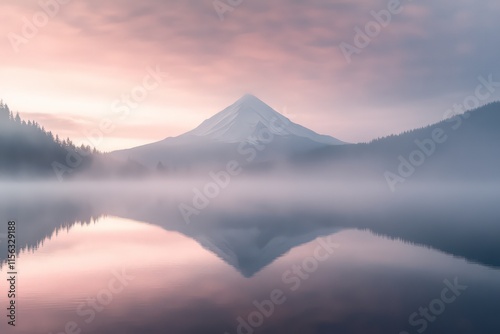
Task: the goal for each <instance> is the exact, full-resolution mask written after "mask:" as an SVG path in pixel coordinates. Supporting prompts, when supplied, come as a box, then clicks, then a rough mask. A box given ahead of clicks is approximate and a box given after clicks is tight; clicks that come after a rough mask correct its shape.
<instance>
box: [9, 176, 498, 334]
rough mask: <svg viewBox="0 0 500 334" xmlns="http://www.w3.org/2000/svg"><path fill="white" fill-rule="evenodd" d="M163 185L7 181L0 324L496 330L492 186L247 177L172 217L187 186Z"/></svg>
mask: <svg viewBox="0 0 500 334" xmlns="http://www.w3.org/2000/svg"><path fill="white" fill-rule="evenodd" d="M163 186H164V185H155V186H151V185H148V186H141V187H136V188H133V187H125V186H120V185H113V186H109V187H106V188H103V189H98V190H97V189H96V188H92V187H80V188H78V189H76V188H75V187H74V186H67V187H65V188H62V189H58V190H54V188H53V187H52V186H49V185H37V186H35V188H30V187H32V186H28V185H26V188H23V187H17V188H16V189H17V191H8V192H9V196H8V197H6V198H4V200H3V201H2V203H1V204H0V209H1V210H2V211H1V212H2V216H3V215H5V216H6V217H8V218H7V219H12V218H10V217H15V219H16V221H17V225H18V242H19V247H21V246H22V250H21V251H20V253H19V282H18V287H17V289H18V291H19V296H18V298H17V303H18V318H17V326H16V328H15V330H12V328H10V327H8V326H7V325H6V321H2V322H1V323H0V332H1V333H9V332H15V333H29V334H33V333H54V334H56V333H57V334H59V333H79V332H80V330H81V333H97V334H100V333H120V334H127V333H220V334H224V333H229V334H233V333H247V334H248V333H360V334H361V333H364V334H367V333H395V334H399V333H405V334H406V333H412V334H413V333H424V332H425V333H441V334H445V333H475V334H477V333H498V328H499V327H500V323H499V320H498V319H499V316H500V271H499V270H498V268H499V264H500V245H498V240H499V238H500V233H499V232H500V220H499V218H500V210H499V208H498V199H499V198H500V197H499V196H498V195H499V191H498V190H497V189H498V187H495V186H477V187H468V188H467V189H468V192H465V191H457V189H451V188H447V189H441V190H438V189H429V188H426V187H423V188H415V189H412V190H411V191H410V190H408V191H407V192H402V193H400V194H398V195H397V196H393V195H381V193H380V192H378V191H379V190H377V189H375V190H373V191H374V192H373V193H372V192H369V193H366V192H360V191H359V188H356V187H355V188H352V187H349V190H346V189H347V188H346V189H343V190H342V195H341V196H340V195H339V193H338V189H339V188H336V187H329V188H328V189H330V190H329V192H327V191H326V190H325V189H326V187H325V189H321V185H320V184H316V185H314V188H315V189H316V190H318V189H319V190H318V191H317V192H316V195H311V194H314V192H312V189H308V188H307V187H313V186H312V185H309V186H290V187H292V188H293V189H287V186H284V185H280V186H276V187H273V189H280V190H276V191H266V192H261V191H258V189H260V188H259V187H258V185H256V184H255V183H253V182H251V183H249V184H246V185H241V186H239V187H235V188H238V190H236V189H235V188H233V190H228V192H227V193H223V194H221V195H220V196H219V197H218V198H216V199H214V200H213V201H212V202H211V203H210V205H209V207H207V208H206V209H203V210H201V212H200V214H199V215H197V216H195V217H194V218H195V219H193V221H192V222H191V223H190V224H186V222H185V221H183V219H182V217H181V215H180V214H179V210H178V205H179V204H180V203H189V200H190V189H191V188H189V191H185V192H184V193H183V192H182V191H180V190H179V189H178V188H176V187H175V186H173V185H168V186H167V187H166V188H168V189H170V190H169V191H166V190H165V189H164V187H163ZM296 187H299V188H296ZM7 188H8V187H7ZM7 188H4V189H7ZM29 189H31V190H30V191H28V190H29ZM292 190H295V191H292ZM304 194H307V196H305V195H304ZM376 194H378V196H377V195H376ZM2 218H4V217H2ZM2 226H4V225H2ZM2 232H3V231H2ZM2 254H5V252H4V251H2ZM0 275H1V277H2V278H3V277H6V276H7V274H6V268H5V267H4V268H2V270H1V273H0ZM2 281H3V279H2ZM2 286H3V287H4V285H2ZM5 297H6V296H5V293H4V292H2V293H1V295H0V302H1V305H2V309H3V308H4V307H3V306H4V305H6V304H5V303H6V298H5ZM3 317H4V316H3Z"/></svg>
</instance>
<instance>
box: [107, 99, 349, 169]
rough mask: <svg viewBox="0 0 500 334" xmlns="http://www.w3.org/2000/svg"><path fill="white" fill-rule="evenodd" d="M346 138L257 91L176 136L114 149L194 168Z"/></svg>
mask: <svg viewBox="0 0 500 334" xmlns="http://www.w3.org/2000/svg"><path fill="white" fill-rule="evenodd" d="M343 144H345V143H344V142H342V141H340V140H338V139H336V138H333V137H330V136H325V135H320V134H317V133H316V132H314V131H312V130H309V129H307V128H305V127H303V126H301V125H298V124H295V123H293V122H292V121H290V120H289V119H288V118H286V117H285V116H283V115H281V114H280V113H278V112H277V111H275V110H274V109H272V108H271V107H269V106H268V105H267V104H265V103H264V102H262V101H261V100H259V99H258V98H257V97H255V96H253V95H249V94H247V95H244V96H243V97H242V98H240V99H239V100H237V101H236V102H235V103H233V104H232V105H230V106H229V107H227V108H226V109H224V110H222V111H221V112H219V113H217V114H216V115H214V116H212V117H211V118H209V119H207V120H205V121H204V122H203V123H201V124H200V125H199V126H198V127H197V128H195V129H194V130H191V131H189V132H187V133H185V134H183V135H180V136H178V137H173V138H172V137H170V138H166V139H164V140H162V141H160V142H156V143H152V144H148V145H144V146H140V147H136V148H132V149H127V150H120V151H115V152H112V153H111V155H112V156H113V157H117V158H121V159H133V160H136V161H138V162H140V163H143V164H145V165H147V166H149V167H154V166H157V165H158V164H161V166H165V168H166V169H167V170H175V171H192V170H193V169H197V168H198V167H201V166H212V167H213V166H214V165H219V164H220V163H221V162H224V163H226V162H227V161H230V160H232V159H236V160H238V161H239V162H240V163H242V164H248V163H259V162H260V163H262V162H265V161H270V160H276V159H279V158H280V157H286V156H289V155H290V154H294V153H299V152H305V151H309V150H311V149H317V148H321V147H326V146H331V145H343Z"/></svg>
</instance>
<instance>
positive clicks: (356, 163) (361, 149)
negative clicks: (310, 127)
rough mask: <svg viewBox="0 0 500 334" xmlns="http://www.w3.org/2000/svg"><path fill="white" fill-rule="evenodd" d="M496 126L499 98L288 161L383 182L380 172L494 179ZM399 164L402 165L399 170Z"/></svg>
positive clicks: (497, 174)
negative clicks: (415, 126)
mask: <svg viewBox="0 0 500 334" xmlns="http://www.w3.org/2000/svg"><path fill="white" fill-rule="evenodd" d="M499 127H500V102H494V103H490V104H488V105H485V106H483V107H480V108H478V109H475V110H472V111H468V112H466V113H464V114H461V115H455V116H454V117H452V118H449V119H446V120H444V121H441V122H439V123H436V124H433V125H430V126H427V127H424V128H421V129H415V130H411V131H407V132H405V133H402V134H400V135H391V136H388V137H385V138H381V139H377V140H374V141H372V142H371V143H368V144H355V145H343V146H331V147H325V148H320V149H317V150H313V151H310V152H305V153H301V154H297V155H295V156H294V157H293V158H292V159H291V162H292V165H294V166H296V167H297V168H305V169H311V168H312V169H315V170H316V171H317V170H319V169H325V170H327V171H329V173H330V174H331V175H333V174H335V175H338V174H341V175H344V176H348V175H351V176H356V177H358V178H359V177H363V176H367V177H371V178H375V180H383V181H384V182H385V178H384V174H385V173H386V172H390V173H393V174H395V175H397V176H402V178H403V179H404V180H405V181H406V180H408V179H411V180H433V181H438V180H443V179H449V180H457V181H458V180H460V181H468V180H493V179H495V180H498V179H500V149H499V147H500V131H498V129H499ZM436 134H440V135H439V136H437V137H436V136H435V135H436ZM436 139H440V140H438V141H436ZM402 164H404V165H405V166H406V167H405V168H402V169H401V166H402ZM406 169H408V170H406ZM405 170H406V173H405ZM331 171H335V173H331ZM401 171H403V173H400V172H401ZM302 172H305V171H304V170H302ZM309 172H310V171H309ZM408 174H411V175H408ZM400 181H402V180H400Z"/></svg>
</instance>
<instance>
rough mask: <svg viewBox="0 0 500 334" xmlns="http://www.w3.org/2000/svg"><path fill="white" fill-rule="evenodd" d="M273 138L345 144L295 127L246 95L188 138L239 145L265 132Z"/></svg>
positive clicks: (283, 117)
mask: <svg viewBox="0 0 500 334" xmlns="http://www.w3.org/2000/svg"><path fill="white" fill-rule="evenodd" d="M265 129H267V130H268V131H270V132H271V133H273V135H280V136H287V135H288V136H290V135H294V136H298V137H303V138H308V139H310V140H312V141H315V142H318V143H322V144H329V145H340V144H344V143H343V142H342V141H340V140H338V139H335V138H333V137H330V136H324V135H319V134H317V133H316V132H314V131H311V130H309V129H306V128H304V127H303V126H300V125H298V124H295V123H293V122H292V121H290V120H289V119H288V118H286V117H285V116H283V115H281V114H280V113H278V112H277V111H275V110H274V109H272V108H271V107H269V106H268V105H267V104H265V103H264V102H262V101H261V100H260V99H259V98H257V97H255V96H253V95H251V94H246V95H244V96H243V97H241V98H240V99H238V100H237V101H236V102H235V103H233V104H232V105H230V106H229V107H227V108H226V109H224V110H223V111H221V112H219V113H218V114H216V115H214V116H212V117H211V118H209V119H207V120H206V121H204V122H203V123H202V124H201V125H200V126H198V127H197V128H195V129H194V130H192V131H190V132H188V133H186V134H185V136H197V137H204V138H206V139H208V140H212V141H217V142H225V143H236V142H242V141H253V139H252V138H258V136H259V134H261V133H262V131H263V130H265Z"/></svg>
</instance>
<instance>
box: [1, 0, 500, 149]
mask: <svg viewBox="0 0 500 334" xmlns="http://www.w3.org/2000/svg"><path fill="white" fill-rule="evenodd" d="M387 3H388V1H384V0H377V1H368V0H356V1H333V0H329V1H324V0H312V1H307V2H303V1H285V0H276V1H272V2H270V1H262V0H252V1H250V0H246V1H243V2H242V3H241V5H239V6H238V7H236V8H235V9H234V11H232V12H228V13H226V15H225V20H224V21H222V22H221V21H220V20H219V18H218V16H217V13H216V12H215V10H214V8H213V5H212V1H199V0H185V1H164V0H149V1H141V2H137V1H131V0H124V1H120V2H119V3H117V2H103V1H97V0H89V1H85V2H80V1H72V2H70V3H69V4H67V5H65V6H62V7H61V10H60V11H59V13H58V14H57V15H56V16H55V17H54V18H52V19H51V20H50V22H49V23H48V24H47V25H46V26H44V27H43V28H40V29H39V33H38V34H37V36H36V37H35V38H33V39H32V40H30V41H29V43H28V44H26V45H23V46H22V48H21V51H20V52H19V54H15V53H14V52H13V51H12V50H11V48H10V46H9V44H8V40H7V39H6V38H5V39H4V40H3V43H5V44H4V45H2V49H3V51H2V53H1V54H0V64H2V65H1V69H5V70H9V69H13V68H16V69H22V73H23V76H21V77H18V78H16V83H15V84H13V83H9V80H8V79H9V78H7V77H5V76H3V75H2V74H1V72H0V81H1V82H2V83H0V91H4V90H8V88H10V89H11V90H12V89H17V90H21V89H23V84H22V82H23V81H24V82H27V81H30V80H32V77H33V75H34V74H33V73H34V72H35V71H45V72H49V73H53V75H54V77H57V78H58V80H57V81H55V82H54V83H53V85H54V87H53V88H52V89H48V88H47V87H43V89H44V92H43V94H44V95H50V94H52V96H51V98H52V99H57V96H58V94H59V93H60V92H61V89H62V88H61V87H62V86H64V88H65V92H64V93H65V95H66V96H70V97H72V98H73V100H76V101H79V100H82V103H83V100H85V99H94V98H96V96H98V97H99V99H106V96H108V97H107V99H109V100H110V101H112V100H113V99H114V98H115V97H114V96H115V95H116V94H117V91H116V87H117V86H116V85H113V84H110V85H109V87H108V88H104V89H101V88H100V89H99V92H95V89H94V87H93V86H99V84H100V83H102V82H110V83H111V82H113V81H119V82H122V83H127V85H133V84H134V82H136V80H137V78H138V77H140V76H141V75H142V73H143V72H144V69H145V68H146V67H147V66H152V65H156V64H160V65H161V66H162V67H163V68H167V69H168V72H169V74H170V76H171V78H170V81H169V83H168V84H167V85H165V86H163V87H162V88H161V89H160V91H159V92H157V93H156V94H157V96H156V97H155V98H154V103H153V102H152V103H151V105H148V106H147V107H148V108H149V109H148V111H147V112H146V113H153V110H160V109H161V108H160V107H161V106H163V105H165V104H168V103H172V104H173V105H175V106H176V108H174V110H184V112H182V113H181V114H178V115H177V116H176V118H177V120H178V122H177V126H178V128H177V131H175V130H174V131H173V132H174V133H176V134H178V133H181V132H183V131H186V130H189V128H190V127H193V126H195V125H196V124H197V123H199V122H200V121H201V120H203V118H207V117H208V116H210V114H211V113H213V112H216V111H218V110H214V108H215V106H221V107H223V106H225V105H228V104H230V103H231V102H232V101H233V100H234V99H236V98H238V97H239V95H242V94H243V93H245V92H253V93H254V94H256V95H258V96H260V97H262V98H263V99H264V100H266V101H267V102H269V103H270V104H271V105H278V106H280V105H293V106H294V108H295V109H298V110H303V113H304V114H307V119H308V123H307V124H305V125H306V126H309V127H312V128H314V129H315V130H318V131H319V132H325V133H329V134H332V135H335V136H337V137H341V138H342V139H344V140H347V141H358V140H368V139H370V138H373V137H375V136H378V135H380V133H375V132H371V133H366V132H364V131H360V130H359V129H355V128H349V127H347V126H344V127H342V128H336V124H350V123H352V122H350V121H349V118H351V117H353V115H356V116H357V115H364V116H365V118H367V119H370V118H373V116H372V115H368V114H369V113H370V112H371V113H374V112H376V110H380V108H387V109H388V111H387V113H388V115H391V114H392V115H393V116H394V117H397V116H398V115H400V114H401V113H406V116H407V117H408V118H410V119H411V120H413V121H415V125H421V123H425V122H427V123H429V122H431V121H433V120H435V118H436V116H435V113H436V110H440V109H439V107H440V105H442V104H443V102H445V103H451V97H450V96H456V95H457V94H460V93H461V92H462V93H463V92H467V91H468V90H469V89H471V87H474V86H475V80H476V77H477V76H479V75H487V74H490V73H491V74H493V75H494V76H495V75H496V76H498V77H500V68H499V67H498V66H497V59H496V55H497V54H498V51H499V50H498V48H499V46H498V45H499V44H498V38H497V33H496V32H497V31H498V28H499V25H500V23H498V20H497V17H496V14H495V11H494V9H495V8H497V7H498V4H497V3H496V2H495V1H494V0H485V1H483V2H481V3H470V2H468V1H452V0H444V1H441V2H439V3H436V2H432V3H429V2H423V1H420V2H417V1H414V2H412V3H411V4H409V3H406V1H403V3H404V4H405V5H404V7H403V11H402V13H401V14H399V15H397V16H394V17H393V19H392V21H391V24H390V25H389V26H388V27H386V28H383V29H382V31H381V33H380V35H379V36H378V37H376V38H375V39H373V41H372V42H371V43H370V45H369V46H368V47H367V48H365V49H363V51H362V53H361V54H359V55H354V56H353V62H352V63H351V64H347V62H346V61H345V59H344V57H343V55H342V53H341V52H340V50H339V47H338V45H339V44H340V43H341V42H347V43H352V42H353V38H354V35H355V32H354V28H355V27H356V26H359V27H364V25H365V24H366V23H367V22H368V21H370V20H373V17H372V16H371V15H370V12H371V11H380V10H383V9H384V8H386V7H387ZM0 10H2V11H3V12H9V15H8V18H6V20H5V22H4V23H3V24H2V26H1V27H0V35H7V34H8V33H9V32H20V31H21V27H22V24H23V21H22V18H23V17H27V18H29V17H32V16H33V14H34V13H36V12H37V11H40V7H39V5H38V4H37V3H36V2H32V3H27V2H22V3H19V2H18V1H13V0H9V1H5V2H3V3H2V4H1V5H0ZM2 72H4V71H2ZM7 72H9V71H7ZM64 73H72V74H71V76H68V77H66V78H64V79H61V77H62V74H64ZM79 73H80V74H79ZM81 76H82V77H83V76H85V77H86V79H85V84H82V83H81V82H78V79H79V78H80V77H81ZM89 78H90V79H89ZM46 80H47V81H48V82H50V81H51V78H50V77H47V78H46ZM68 90H69V92H68ZM172 91H175V92H177V93H176V94H175V95H174V96H173V95H171V94H168V92H172ZM58 92H59V93H58ZM158 96H163V98H160V97H158ZM8 97H9V96H5V97H4V98H6V99H7V98H8ZM193 99H195V100H197V101H193ZM437 99H441V103H440V104H439V103H438V104H435V103H431V102H429V101H435V100H437ZM14 102H15V103H18V105H19V106H20V107H23V103H22V101H14ZM195 102H196V103H195ZM104 104H105V103H104ZM405 104H406V105H408V107H405V108H403V109H402V106H404V105H405ZM207 105H210V106H213V107H212V108H207ZM163 109H167V108H163ZM422 110H425V111H424V112H422ZM29 111H30V112H34V111H35V110H33V109H32V108H31V109H30V110H29ZM93 112H94V113H96V112H97V111H95V110H94V111H93ZM99 112H100V111H99ZM102 112H103V113H104V112H105V110H103V111H102ZM167 112H168V111H165V112H163V113H160V114H156V117H157V118H158V120H159V121H162V120H165V119H167V118H165V117H166V116H165V113H167ZM78 113H80V114H81V113H82V112H81V111H78ZM310 114H313V115H312V116H311V115H310ZM193 115H197V117H193ZM169 119H170V120H172V117H171V116H170V118H169ZM303 119H306V117H303ZM357 119H358V123H359V122H362V121H360V120H359V118H357ZM299 120H300V119H299ZM190 122H191V123H190ZM188 123H189V126H188V127H185V126H186V124H188ZM380 125H381V126H387V124H386V123H384V124H380ZM353 126H355V124H353ZM405 126H406V125H405ZM370 127H372V124H359V128H365V129H367V128H370ZM401 127H402V125H401V124H399V125H398V123H396V122H394V124H393V125H391V126H390V127H389V128H388V129H387V130H390V131H401V130H403V128H401ZM375 128H376V127H375ZM167 135H169V134H168V133H165V134H164V136H167Z"/></svg>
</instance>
